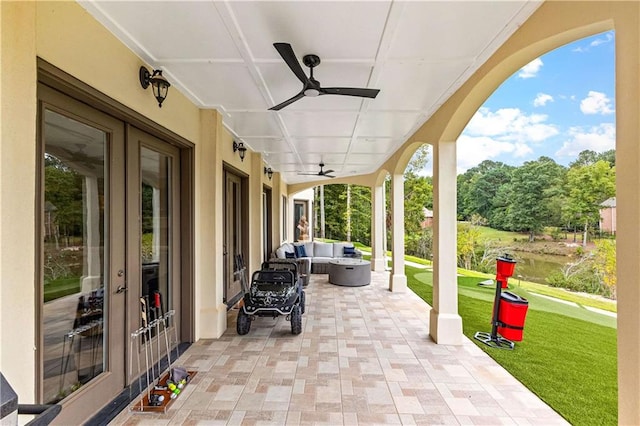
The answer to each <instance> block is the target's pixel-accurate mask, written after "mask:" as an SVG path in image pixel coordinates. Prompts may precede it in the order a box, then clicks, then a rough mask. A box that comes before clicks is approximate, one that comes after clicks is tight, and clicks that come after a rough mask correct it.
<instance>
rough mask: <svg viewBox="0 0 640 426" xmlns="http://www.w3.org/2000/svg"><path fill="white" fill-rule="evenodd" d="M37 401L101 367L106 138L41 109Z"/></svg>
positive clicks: (52, 398)
mask: <svg viewBox="0 0 640 426" xmlns="http://www.w3.org/2000/svg"><path fill="white" fill-rule="evenodd" d="M44 123H45V126H44V134H45V153H44V186H45V190H44V234H43V248H44V256H43V262H44V289H43V294H44V307H43V320H44V321H43V323H44V348H43V356H44V402H45V403H52V402H57V401H60V400H61V399H63V398H64V397H66V396H67V395H69V394H70V393H72V392H74V391H75V390H77V389H79V388H81V387H82V386H83V385H85V384H86V383H88V382H89V381H90V380H91V379H93V378H95V377H97V376H98V375H99V374H100V373H102V372H103V371H104V367H105V350H104V348H105V341H104V340H105V336H106V333H105V331H107V330H105V324H106V321H105V320H106V318H105V309H104V288H105V274H104V271H105V265H106V260H107V259H105V231H106V225H105V210H104V200H105V191H106V190H107V191H108V187H107V188H105V186H107V183H106V182H105V176H106V173H107V171H106V166H107V162H106V152H107V134H106V133H105V132H103V131H101V130H98V129H95V128H92V127H90V126H87V125H85V124H83V123H80V122H78V121H75V120H72V119H70V118H67V117H65V116H63V115H60V114H58V113H55V112H53V111H46V112H45V121H44Z"/></svg>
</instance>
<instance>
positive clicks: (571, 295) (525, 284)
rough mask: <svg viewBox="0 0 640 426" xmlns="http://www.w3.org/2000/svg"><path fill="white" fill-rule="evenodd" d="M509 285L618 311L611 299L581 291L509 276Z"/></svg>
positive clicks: (463, 271)
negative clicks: (576, 291)
mask: <svg viewBox="0 0 640 426" xmlns="http://www.w3.org/2000/svg"><path fill="white" fill-rule="evenodd" d="M458 273H459V274H462V275H465V276H471V277H478V278H482V279H495V274H485V273H483V272H476V271H469V270H467V269H462V268H458ZM509 287H515V288H521V289H523V290H526V291H528V292H530V293H535V294H542V295H545V296H551V297H555V298H556V299H561V300H566V301H568V302H574V303H577V304H578V305H580V306H589V307H592V308H598V309H602V310H605V311H609V312H617V311H618V305H617V304H616V302H614V301H612V300H611V301H609V300H605V299H603V298H599V297H593V296H590V295H585V294H582V293H575V292H572V291H569V290H565V289H563V288H557V287H551V286H548V285H545V284H539V283H532V282H530V281H522V280H519V279H517V278H511V279H509Z"/></svg>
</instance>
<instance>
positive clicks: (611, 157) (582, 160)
mask: <svg viewBox="0 0 640 426" xmlns="http://www.w3.org/2000/svg"><path fill="white" fill-rule="evenodd" d="M600 160H602V161H606V162H607V163H609V165H611V167H613V166H615V165H616V151H615V149H610V150H609V151H605V152H601V153H597V152H595V151H591V150H589V149H587V150H584V151H582V152H580V153H579V154H578V157H577V158H576V159H575V161H573V162H572V163H569V167H570V168H574V167H583V166H590V165H592V164H595V163H597V162H598V161H600Z"/></svg>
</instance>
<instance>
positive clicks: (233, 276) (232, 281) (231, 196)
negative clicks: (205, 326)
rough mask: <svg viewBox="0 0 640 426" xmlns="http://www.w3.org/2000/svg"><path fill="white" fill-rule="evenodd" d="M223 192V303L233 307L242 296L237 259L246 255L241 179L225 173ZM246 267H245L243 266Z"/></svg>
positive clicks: (227, 172)
mask: <svg viewBox="0 0 640 426" xmlns="http://www.w3.org/2000/svg"><path fill="white" fill-rule="evenodd" d="M224 181H225V192H224V205H225V212H224V252H223V254H224V282H225V286H224V302H225V303H226V304H227V306H229V307H230V306H232V305H234V304H235V303H236V302H237V301H238V300H239V299H240V296H241V295H242V294H241V293H242V285H241V281H240V275H239V267H240V266H241V265H239V264H238V261H237V259H238V258H239V256H240V257H242V258H244V256H245V255H246V253H245V252H244V251H245V250H244V247H245V234H246V230H247V225H246V220H245V218H246V209H245V208H243V206H244V205H245V197H244V191H243V187H244V185H243V179H242V178H241V177H239V176H238V175H235V174H233V173H231V172H229V171H225V179H224ZM245 266H246V265H245Z"/></svg>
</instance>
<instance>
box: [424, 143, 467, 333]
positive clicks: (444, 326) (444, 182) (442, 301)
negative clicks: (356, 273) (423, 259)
mask: <svg viewBox="0 0 640 426" xmlns="http://www.w3.org/2000/svg"><path fill="white" fill-rule="evenodd" d="M433 210H434V212H433V308H432V309H431V314H430V319H429V334H430V335H431V338H432V339H433V340H434V341H435V342H436V343H438V344H445V345H460V344H462V318H461V317H460V315H458V279H457V264H456V259H457V247H456V246H457V238H456V234H457V218H456V144H455V142H439V143H438V144H436V145H434V146H433Z"/></svg>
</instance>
